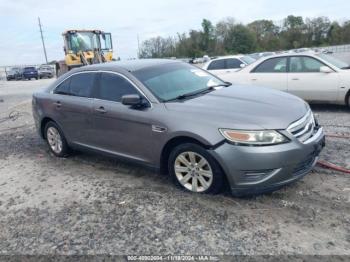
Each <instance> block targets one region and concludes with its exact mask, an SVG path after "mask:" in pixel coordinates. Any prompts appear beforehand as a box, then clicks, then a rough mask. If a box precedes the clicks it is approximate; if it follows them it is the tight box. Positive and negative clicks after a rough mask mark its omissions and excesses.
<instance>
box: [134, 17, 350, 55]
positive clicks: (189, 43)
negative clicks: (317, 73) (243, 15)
mask: <svg viewBox="0 0 350 262" xmlns="http://www.w3.org/2000/svg"><path fill="white" fill-rule="evenodd" d="M279 24H280V25H278V24H276V23H275V22H274V21H272V20H265V19H263V20H256V21H254V22H252V23H249V24H242V23H238V22H236V21H235V19H234V18H231V17H229V18H226V19H224V20H221V21H220V22H218V23H217V24H216V25H214V24H213V23H212V22H211V21H209V20H208V19H203V21H202V24H201V29H200V30H190V31H189V32H188V33H178V34H177V35H176V36H169V37H161V36H158V37H154V38H150V39H147V40H145V41H143V42H142V45H141V48H140V51H139V57H140V58H161V57H178V58H181V57H191V58H192V57H202V56H203V55H209V56H215V55H227V54H237V53H253V52H262V51H278V50H289V49H295V48H301V47H320V46H327V45H340V44H348V43H350V20H348V21H346V22H343V23H339V22H337V21H331V20H330V19H329V18H327V17H316V18H306V19H304V18H303V17H301V16H293V15H289V16H288V17H286V18H285V19H283V20H282V22H281V23H279Z"/></svg>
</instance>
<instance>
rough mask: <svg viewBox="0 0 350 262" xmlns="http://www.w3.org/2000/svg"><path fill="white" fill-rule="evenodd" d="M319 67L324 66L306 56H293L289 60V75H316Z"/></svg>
mask: <svg viewBox="0 0 350 262" xmlns="http://www.w3.org/2000/svg"><path fill="white" fill-rule="evenodd" d="M321 66H325V65H324V64H323V63H322V62H320V61H318V60H317V59H315V58H312V57H308V56H299V57H298V56H295V57H291V59H290V72H291V73H316V72H320V68H321Z"/></svg>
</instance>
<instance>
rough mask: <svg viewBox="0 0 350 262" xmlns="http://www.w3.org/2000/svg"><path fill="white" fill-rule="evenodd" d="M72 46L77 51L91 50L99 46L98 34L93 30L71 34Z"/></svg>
mask: <svg viewBox="0 0 350 262" xmlns="http://www.w3.org/2000/svg"><path fill="white" fill-rule="evenodd" d="M69 36H70V48H71V50H72V51H74V52H75V53H77V52H79V51H84V52H85V51H91V50H94V49H95V48H98V47H99V44H98V41H99V40H98V35H97V34H95V33H93V32H77V33H74V34H69Z"/></svg>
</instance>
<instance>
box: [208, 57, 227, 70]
mask: <svg viewBox="0 0 350 262" xmlns="http://www.w3.org/2000/svg"><path fill="white" fill-rule="evenodd" d="M220 69H225V60H224V59H220V60H214V61H212V62H211V63H210V64H209V66H208V70H220Z"/></svg>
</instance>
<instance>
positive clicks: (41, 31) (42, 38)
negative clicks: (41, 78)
mask: <svg viewBox="0 0 350 262" xmlns="http://www.w3.org/2000/svg"><path fill="white" fill-rule="evenodd" d="M38 21H39V29H40V35H41V41H42V43H43V49H44V54H45V61H46V64H47V63H48V62H47V54H46V48H45V42H44V36H43V30H42V28H41V23H40V17H38Z"/></svg>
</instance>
